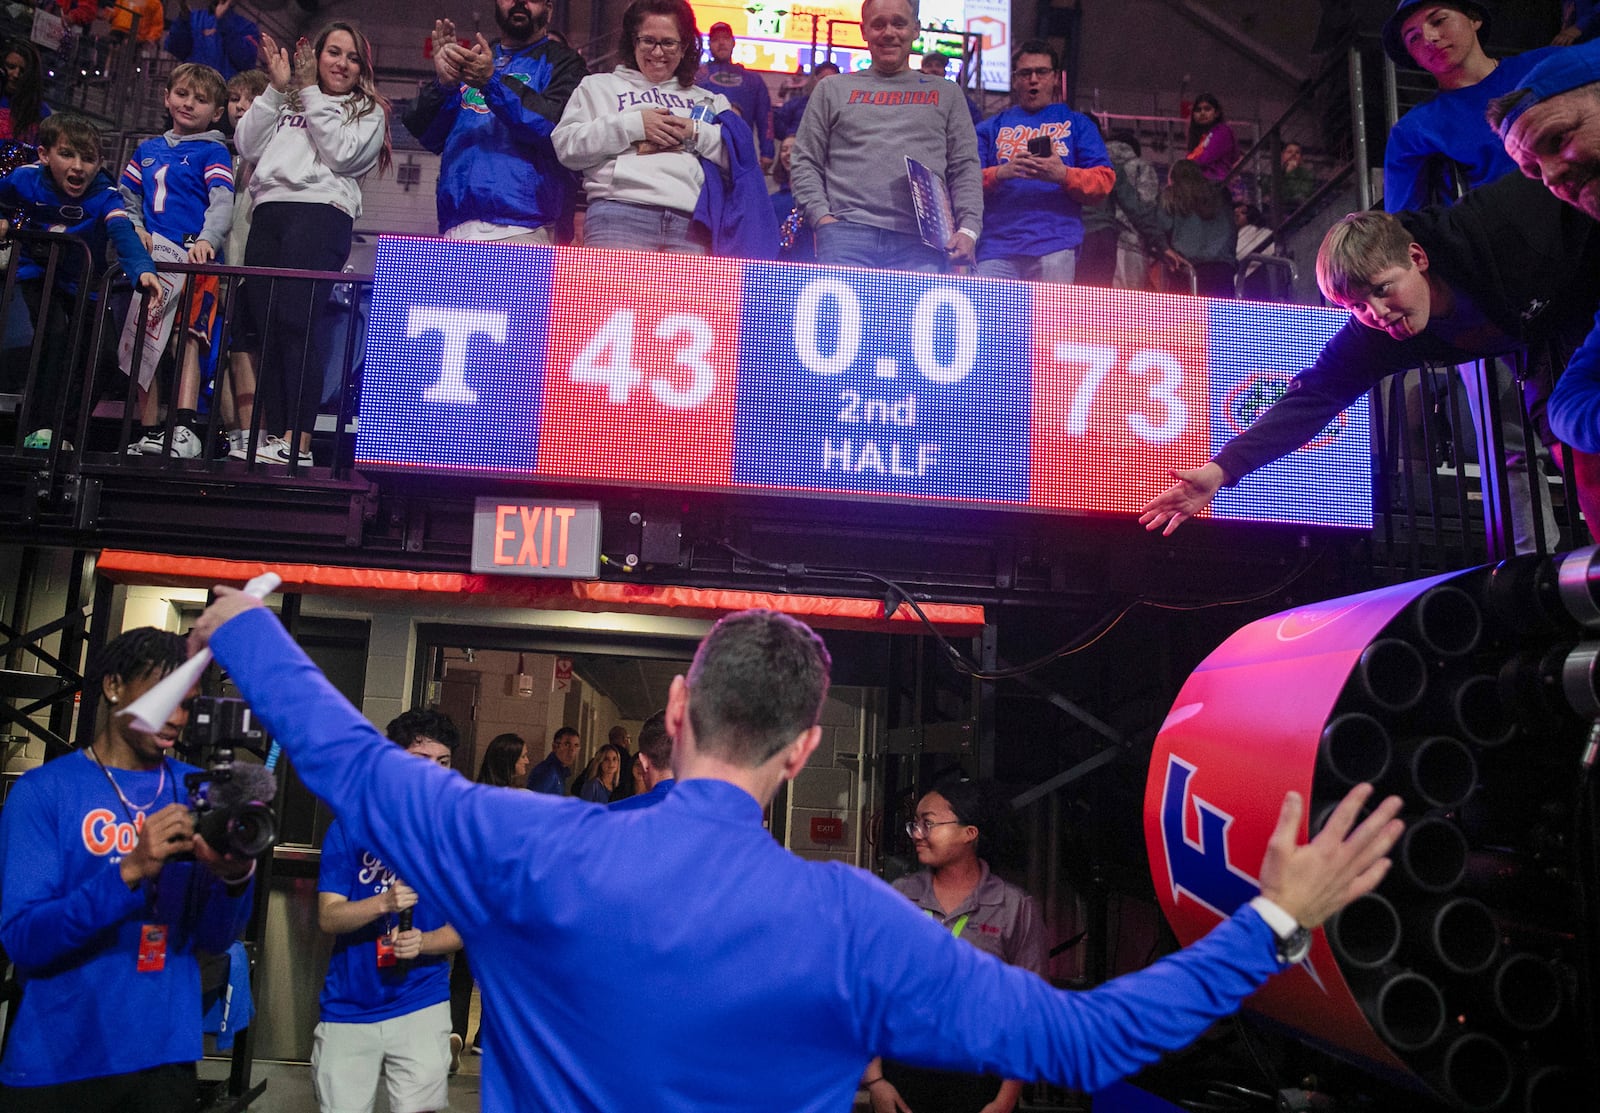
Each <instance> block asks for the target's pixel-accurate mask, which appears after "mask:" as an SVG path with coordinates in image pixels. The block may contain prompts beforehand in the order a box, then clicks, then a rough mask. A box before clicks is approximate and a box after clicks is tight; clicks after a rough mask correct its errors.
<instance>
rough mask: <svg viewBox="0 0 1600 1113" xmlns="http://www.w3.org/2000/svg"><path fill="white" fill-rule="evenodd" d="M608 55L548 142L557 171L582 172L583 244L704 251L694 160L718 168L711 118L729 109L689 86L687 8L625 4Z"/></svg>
mask: <svg viewBox="0 0 1600 1113" xmlns="http://www.w3.org/2000/svg"><path fill="white" fill-rule="evenodd" d="M618 54H619V55H620V59H619V61H618V62H617V68H616V69H615V70H613V71H612V72H611V73H592V74H590V75H589V76H588V77H586V78H584V79H583V81H582V82H581V83H580V84H579V85H578V88H577V91H576V92H574V93H573V94H572V99H571V100H570V101H568V102H567V108H566V111H565V112H563V113H562V116H561V122H560V123H559V124H557V125H556V129H555V132H554V133H553V134H552V135H551V141H552V142H553V143H554V144H555V148H556V157H557V158H559V159H560V160H561V162H562V165H564V166H566V167H567V168H568V169H569V170H576V171H578V172H579V173H581V174H582V175H583V188H584V193H585V195H586V196H587V198H588V201H589V208H588V212H587V213H585V215H584V220H583V242H584V246H586V247H609V248H616V249H620V250H624V251H666V252H674V253H677V254H681V255H706V254H709V253H710V250H711V236H710V232H709V230H708V229H707V228H706V227H705V226H704V225H703V224H697V223H696V222H695V221H694V219H693V217H694V212H695V207H696V205H697V204H698V203H699V201H700V193H701V190H702V189H703V188H704V186H705V167H704V166H703V165H702V163H701V160H702V159H704V160H705V161H706V162H709V163H712V164H714V165H715V166H717V167H718V168H719V169H721V170H726V169H727V168H728V154H727V151H726V150H725V149H724V148H723V137H722V127H721V125H720V124H718V122H717V116H718V115H719V114H720V113H723V112H727V111H729V110H730V109H729V105H728V99H727V98H726V97H724V96H722V95H721V94H720V93H713V92H711V91H710V90H708V89H701V88H698V87H697V86H696V85H695V83H694V77H695V72H696V71H697V70H698V69H699V67H700V30H699V27H698V26H697V25H696V24H695V17H694V9H693V8H691V7H690V6H689V5H688V4H687V3H685V2H684V0H634V2H633V3H632V4H630V5H628V10H627V11H626V12H624V13H623V16H622V39H621V43H620V45H619V48H618Z"/></svg>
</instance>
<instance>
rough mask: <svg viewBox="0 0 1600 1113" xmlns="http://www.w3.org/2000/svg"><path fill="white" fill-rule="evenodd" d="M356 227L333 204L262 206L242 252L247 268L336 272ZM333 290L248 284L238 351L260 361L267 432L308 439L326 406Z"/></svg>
mask: <svg viewBox="0 0 1600 1113" xmlns="http://www.w3.org/2000/svg"><path fill="white" fill-rule="evenodd" d="M354 228H355V222H354V221H353V220H351V219H350V217H349V215H348V214H347V213H343V212H341V211H339V210H338V209H336V208H334V207H333V206H332V205H315V204H306V203H303V202H296V201H268V202H267V203H266V204H263V205H257V206H256V209H255V214H254V216H253V217H252V218H251V224H250V239H249V241H248V242H247V243H246V244H245V248H244V265H245V266H247V267H276V268H280V269H284V270H303V271H337V270H339V269H341V268H342V267H343V266H344V264H345V261H346V260H347V259H349V258H350V237H351V233H352V232H353V231H354ZM332 289H333V287H332V284H331V283H328V282H312V281H310V280H307V279H299V278H278V279H262V278H250V279H246V280H245V284H244V291H243V293H242V295H241V298H242V301H243V306H244V314H245V317H246V322H245V323H246V328H245V330H244V334H243V335H242V336H240V335H237V334H236V335H235V341H234V342H235V347H237V348H238V349H239V350H241V351H254V352H259V353H260V354H261V361H260V365H259V369H258V375H257V383H256V405H257V406H259V407H260V409H261V421H262V431H263V432H264V433H268V434H275V435H276V434H283V433H286V432H288V431H289V430H290V429H297V430H299V431H301V432H310V431H311V429H312V428H313V427H314V424H315V421H316V417H317V408H318V407H319V406H320V405H321V404H322V369H323V365H324V364H325V363H326V362H327V349H326V347H325V337H326V335H327V331H328V321H327V317H328V298H329V296H330V294H331V293H332Z"/></svg>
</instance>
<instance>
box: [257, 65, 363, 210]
mask: <svg viewBox="0 0 1600 1113" xmlns="http://www.w3.org/2000/svg"><path fill="white" fill-rule="evenodd" d="M354 96H355V94H354V93H346V94H345V95H344V96H341V97H330V96H328V95H327V94H326V93H324V92H323V91H322V90H321V89H319V88H317V87H316V86H315V85H312V86H309V87H307V88H305V89H301V90H300V93H299V98H300V105H301V110H300V111H299V112H293V111H290V107H289V100H288V98H287V97H286V96H285V95H284V94H282V93H280V92H278V91H277V90H276V89H274V88H272V87H271V86H268V87H267V90H266V92H264V93H262V94H261V95H260V96H259V97H257V98H256V99H255V103H254V104H252V105H251V106H250V111H248V112H246V113H245V114H244V117H243V118H242V119H241V120H240V121H239V127H238V129H237V130H236V131H235V132H234V133H233V142H234V146H235V147H236V148H237V149H238V151H239V154H240V155H242V156H243V157H245V158H247V159H251V160H253V161H254V162H255V164H256V169H255V173H253V174H252V175H251V176H250V196H251V198H253V199H254V201H255V203H256V204H257V205H262V204H265V203H267V202H268V201H300V202H306V203H314V204H323V205H332V206H333V207H334V208H336V209H339V210H340V211H342V212H344V213H347V214H349V216H350V218H351V219H352V220H354V219H356V218H358V217H359V216H360V215H361V179H362V178H363V177H365V176H366V174H367V172H368V171H370V170H371V169H372V168H373V167H374V166H376V165H378V155H379V153H380V152H382V150H383V137H384V131H385V126H384V125H385V123H386V121H385V119H384V113H383V110H382V109H381V108H378V107H376V106H374V107H373V109H372V111H371V112H369V113H367V114H366V115H365V116H362V117H361V118H360V119H356V120H347V119H346V118H345V106H346V105H347V104H349V102H350V100H351V99H352V98H353V97H354Z"/></svg>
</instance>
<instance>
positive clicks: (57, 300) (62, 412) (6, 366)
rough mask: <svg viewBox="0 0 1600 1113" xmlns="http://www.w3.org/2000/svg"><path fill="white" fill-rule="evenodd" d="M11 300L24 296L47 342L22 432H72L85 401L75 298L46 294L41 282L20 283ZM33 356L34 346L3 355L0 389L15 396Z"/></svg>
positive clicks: (60, 293) (30, 315) (35, 326)
mask: <svg viewBox="0 0 1600 1113" xmlns="http://www.w3.org/2000/svg"><path fill="white" fill-rule="evenodd" d="M12 296H13V297H20V298H21V299H22V302H23V304H24V305H26V306H27V307H28V319H29V320H31V321H32V322H33V329H34V336H35V339H38V338H39V337H41V336H42V337H43V340H42V343H41V346H40V350H39V370H38V372H37V374H36V375H35V376H34V380H33V394H32V395H31V396H30V398H29V400H28V406H27V413H25V414H23V415H22V416H21V424H22V425H23V430H22V431H23V433H25V434H26V433H31V432H32V431H33V430H35V429H55V430H58V431H59V430H63V429H72V428H74V427H75V426H76V424H77V420H78V409H79V407H80V406H81V404H82V402H83V378H84V368H83V364H82V360H81V359H80V358H79V351H78V350H75V349H74V346H73V344H72V341H74V340H76V339H78V338H77V337H74V336H73V335H72V331H71V328H72V325H71V321H72V311H73V308H74V306H75V305H76V303H77V298H76V296H74V295H72V294H68V293H64V292H63V291H61V290H59V289H56V290H46V289H45V285H44V280H43V279H39V278H33V279H26V280H23V281H20V282H18V283H17V284H16V289H15V292H14V293H13V294H12ZM93 311H94V307H93V306H92V305H91V306H90V307H89V309H88V311H87V312H86V314H85V317H84V320H85V335H87V329H88V327H89V325H90V323H92V321H93V316H92V314H93ZM79 347H81V345H80V346H79ZM32 354H33V350H32V348H31V347H29V348H10V349H7V350H6V351H5V352H0V388H3V389H5V390H6V391H9V392H13V393H15V392H20V391H21V390H22V389H23V387H24V386H26V385H27V381H28V361H29V359H30V358H31V357H32Z"/></svg>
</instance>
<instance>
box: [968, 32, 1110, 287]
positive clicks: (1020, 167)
mask: <svg viewBox="0 0 1600 1113" xmlns="http://www.w3.org/2000/svg"><path fill="white" fill-rule="evenodd" d="M1011 71H1012V72H1011V87H1012V89H1013V90H1014V91H1015V92H1016V95H1017V103H1016V104H1015V105H1013V106H1012V107H1010V108H1008V109H1006V110H1005V111H1004V112H1001V113H1000V114H999V115H997V116H991V117H990V118H989V119H987V120H985V121H984V122H983V123H981V124H979V125H978V157H979V159H980V160H981V161H982V163H983V205H984V237H983V240H982V241H981V242H980V243H979V244H978V274H980V275H982V276H985V277H989V278H1025V279H1028V280H1029V281H1032V282H1060V283H1064V284H1065V283H1071V282H1072V280H1073V278H1074V276H1075V275H1076V273H1077V269H1078V247H1079V245H1081V244H1082V243H1083V220H1082V213H1083V206H1084V205H1085V204H1091V205H1092V204H1098V203H1099V202H1101V201H1103V200H1104V199H1105V197H1106V196H1107V194H1109V193H1110V192H1111V188H1112V186H1114V185H1115V184H1116V181H1117V172H1116V169H1115V168H1114V167H1113V166H1112V165H1111V159H1110V157H1109V156H1108V155H1107V154H1106V145H1105V141H1104V140H1103V139H1101V138H1100V129H1099V128H1097V127H1095V125H1094V121H1093V120H1091V119H1089V117H1087V116H1085V115H1084V114H1083V113H1081V112H1074V111H1073V110H1072V109H1070V108H1068V107H1067V106H1066V105H1065V104H1063V103H1061V101H1059V100H1058V99H1057V94H1058V93H1059V92H1060V89H1061V63H1060V62H1059V61H1058V60H1057V59H1056V53H1055V51H1054V50H1052V49H1051V48H1050V44H1048V43H1046V42H1042V41H1040V40H1037V39H1035V40H1031V41H1029V42H1025V43H1023V44H1022V45H1021V46H1020V47H1018V48H1017V51H1016V53H1015V54H1013V55H1012V60H1011Z"/></svg>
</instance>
